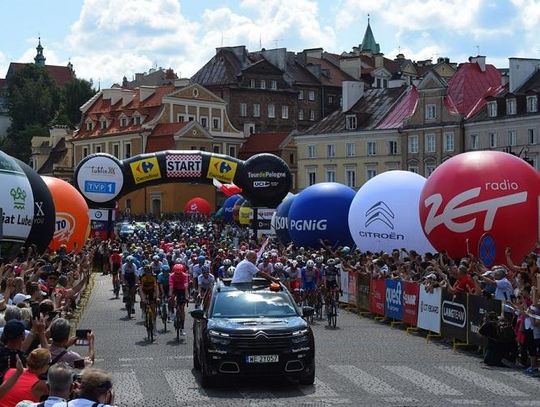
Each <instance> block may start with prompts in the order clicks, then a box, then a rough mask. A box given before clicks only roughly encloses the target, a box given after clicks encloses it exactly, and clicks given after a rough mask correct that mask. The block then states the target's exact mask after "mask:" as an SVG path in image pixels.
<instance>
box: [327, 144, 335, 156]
mask: <svg viewBox="0 0 540 407" xmlns="http://www.w3.org/2000/svg"><path fill="white" fill-rule="evenodd" d="M335 156H336V146H335V144H327V145H326V157H327V158H334V157H335Z"/></svg>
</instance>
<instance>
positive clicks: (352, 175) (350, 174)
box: [345, 168, 356, 188]
mask: <svg viewBox="0 0 540 407" xmlns="http://www.w3.org/2000/svg"><path fill="white" fill-rule="evenodd" d="M345 183H346V184H347V186H348V187H349V188H356V170H355V169H354V168H347V169H345Z"/></svg>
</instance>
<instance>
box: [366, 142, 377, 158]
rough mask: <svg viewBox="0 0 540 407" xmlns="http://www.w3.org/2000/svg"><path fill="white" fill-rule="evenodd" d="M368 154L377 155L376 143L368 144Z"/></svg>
mask: <svg viewBox="0 0 540 407" xmlns="http://www.w3.org/2000/svg"><path fill="white" fill-rule="evenodd" d="M367 154H368V155H375V154H377V144H376V143H375V142H374V141H368V142H367Z"/></svg>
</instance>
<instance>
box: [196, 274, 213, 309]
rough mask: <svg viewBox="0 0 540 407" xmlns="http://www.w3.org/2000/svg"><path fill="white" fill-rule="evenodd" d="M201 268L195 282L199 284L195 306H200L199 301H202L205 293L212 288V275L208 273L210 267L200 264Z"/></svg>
mask: <svg viewBox="0 0 540 407" xmlns="http://www.w3.org/2000/svg"><path fill="white" fill-rule="evenodd" d="M201 270H202V274H201V275H200V276H199V278H198V279H197V280H198V281H197V283H198V286H199V297H198V299H197V306H200V304H201V302H204V299H205V297H206V294H207V293H208V291H209V290H210V289H211V288H212V285H213V284H214V281H215V278H214V276H213V275H212V274H210V268H209V267H208V266H202V267H201Z"/></svg>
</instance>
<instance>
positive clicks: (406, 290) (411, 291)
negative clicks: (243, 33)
mask: <svg viewBox="0 0 540 407" xmlns="http://www.w3.org/2000/svg"><path fill="white" fill-rule="evenodd" d="M419 296H420V284H418V283H409V282H405V283H403V318H402V320H403V322H405V323H407V324H409V325H412V326H416V324H417V323H418V298H419Z"/></svg>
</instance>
